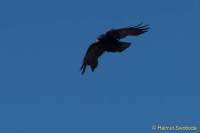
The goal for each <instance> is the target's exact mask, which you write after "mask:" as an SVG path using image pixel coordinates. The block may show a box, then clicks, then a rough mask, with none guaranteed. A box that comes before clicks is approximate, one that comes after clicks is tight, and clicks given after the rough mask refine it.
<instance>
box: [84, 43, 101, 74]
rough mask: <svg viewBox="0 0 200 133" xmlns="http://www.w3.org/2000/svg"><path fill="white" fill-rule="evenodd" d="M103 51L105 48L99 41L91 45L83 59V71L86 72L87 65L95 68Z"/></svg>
mask: <svg viewBox="0 0 200 133" xmlns="http://www.w3.org/2000/svg"><path fill="white" fill-rule="evenodd" d="M103 52H104V48H103V46H102V45H101V44H100V43H99V42H95V43H93V44H92V45H90V46H89V48H88V49H87V52H86V54H85V57H84V59H83V64H82V66H81V71H82V72H81V73H82V74H84V72H85V69H86V66H87V65H90V66H91V68H92V69H93V70H94V69H95V68H96V67H97V64H98V58H99V57H100V56H101V55H102V54H103Z"/></svg>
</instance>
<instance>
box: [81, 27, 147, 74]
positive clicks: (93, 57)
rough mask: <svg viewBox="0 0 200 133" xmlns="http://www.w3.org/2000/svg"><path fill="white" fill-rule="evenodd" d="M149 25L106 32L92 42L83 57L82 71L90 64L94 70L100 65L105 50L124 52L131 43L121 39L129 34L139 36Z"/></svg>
mask: <svg viewBox="0 0 200 133" xmlns="http://www.w3.org/2000/svg"><path fill="white" fill-rule="evenodd" d="M148 29H149V27H148V25H142V24H139V25H137V26H129V27H125V28H120V29H111V30H109V31H107V32H106V33H104V34H102V35H100V36H99V37H98V38H97V40H96V41H95V42H94V43H92V44H91V45H90V46H89V48H88V49H87V52H86V54H85V57H84V59H83V64H82V66H81V73H82V74H84V73H85V69H86V66H87V65H89V66H90V68H91V70H92V72H93V71H94V70H95V68H96V67H97V65H98V58H99V57H100V56H101V55H102V54H103V53H104V52H122V51H124V50H125V49H127V48H128V47H129V46H130V44H131V43H129V42H122V41H120V39H122V38H125V37H127V36H137V35H140V34H143V33H145V32H147V30H148Z"/></svg>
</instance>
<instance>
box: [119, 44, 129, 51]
mask: <svg viewBox="0 0 200 133" xmlns="http://www.w3.org/2000/svg"><path fill="white" fill-rule="evenodd" d="M130 45H131V43H128V42H120V44H119V45H118V46H119V47H118V49H117V51H118V52H122V51H124V50H125V49H127V48H128V47H129V46H130Z"/></svg>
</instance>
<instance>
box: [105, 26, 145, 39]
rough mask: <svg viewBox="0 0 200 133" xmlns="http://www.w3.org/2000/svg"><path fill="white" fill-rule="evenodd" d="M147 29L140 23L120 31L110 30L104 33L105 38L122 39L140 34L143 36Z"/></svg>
mask: <svg viewBox="0 0 200 133" xmlns="http://www.w3.org/2000/svg"><path fill="white" fill-rule="evenodd" d="M148 29H149V27H148V25H143V24H142V23H141V24H139V25H136V26H129V27H125V28H120V29H112V30H110V31H108V32H106V34H105V35H106V36H107V37H112V38H115V39H118V40H119V39H122V38H125V37H127V36H137V35H140V34H143V33H145V32H147V31H148Z"/></svg>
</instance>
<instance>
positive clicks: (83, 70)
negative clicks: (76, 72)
mask: <svg viewBox="0 0 200 133" xmlns="http://www.w3.org/2000/svg"><path fill="white" fill-rule="evenodd" d="M86 66H87V65H86V63H85V62H83V64H82V66H81V74H82V75H83V74H84V73H85V69H86Z"/></svg>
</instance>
